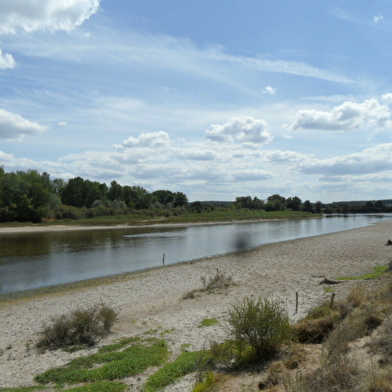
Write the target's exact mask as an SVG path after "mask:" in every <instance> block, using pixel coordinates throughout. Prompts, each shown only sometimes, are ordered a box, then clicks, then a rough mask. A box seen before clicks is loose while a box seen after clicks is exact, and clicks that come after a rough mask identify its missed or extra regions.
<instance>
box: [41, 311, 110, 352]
mask: <svg viewBox="0 0 392 392" xmlns="http://www.w3.org/2000/svg"><path fill="white" fill-rule="evenodd" d="M116 319H117V314H116V312H115V311H114V310H113V309H111V308H109V307H108V306H106V305H97V306H93V307H91V308H88V309H76V310H74V311H73V312H72V313H71V314H69V315H65V314H63V315H61V316H59V317H57V318H54V319H52V323H51V324H49V325H46V326H44V328H43V330H42V331H41V332H40V335H41V338H40V339H39V341H38V343H37V347H38V348H41V349H44V350H45V349H50V350H55V349H58V348H66V347H71V346H93V345H94V344H95V343H96V342H97V341H98V340H99V338H102V337H104V336H106V335H107V334H108V333H109V331H110V328H111V327H112V325H113V324H114V322H115V321H116Z"/></svg>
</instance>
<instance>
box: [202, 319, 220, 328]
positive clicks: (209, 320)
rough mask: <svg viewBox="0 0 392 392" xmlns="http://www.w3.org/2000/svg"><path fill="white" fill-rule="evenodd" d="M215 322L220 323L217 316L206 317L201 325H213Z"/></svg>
mask: <svg viewBox="0 0 392 392" xmlns="http://www.w3.org/2000/svg"><path fill="white" fill-rule="evenodd" d="M215 324H218V320H217V319H216V318H205V319H204V320H203V321H202V322H201V323H200V325H199V328H201V327H211V326H213V325H215Z"/></svg>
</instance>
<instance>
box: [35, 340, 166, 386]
mask: <svg viewBox="0 0 392 392" xmlns="http://www.w3.org/2000/svg"><path fill="white" fill-rule="evenodd" d="M128 343H129V345H128V346H127V344H128ZM124 347H125V348H124ZM120 349H121V351H120ZM167 356H168V350H167V346H166V343H165V342H164V341H163V340H158V339H145V340H141V339H140V340H135V339H130V340H128V341H126V343H121V342H120V343H119V346H118V347H116V348H115V347H113V346H112V347H111V349H110V350H103V352H99V353H98V354H92V355H89V356H87V357H81V358H77V359H74V360H73V361H71V362H70V363H69V364H68V365H67V366H65V367H64V366H63V367H59V368H53V369H50V370H48V371H46V372H44V373H42V374H39V375H38V376H36V377H35V380H36V381H37V382H38V383H40V384H48V383H55V384H77V383H89V382H96V381H105V380H106V381H110V380H116V379H123V378H125V377H132V376H135V375H137V374H140V373H143V372H144V371H145V370H146V369H148V368H149V367H152V366H158V365H160V364H161V363H162V362H163V361H164V360H166V358H167Z"/></svg>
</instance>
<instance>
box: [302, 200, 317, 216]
mask: <svg viewBox="0 0 392 392" xmlns="http://www.w3.org/2000/svg"><path fill="white" fill-rule="evenodd" d="M303 210H304V211H305V212H311V213H313V212H314V211H313V205H312V203H311V202H310V201H309V200H306V201H305V203H304V205H303Z"/></svg>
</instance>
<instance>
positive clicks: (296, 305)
mask: <svg viewBox="0 0 392 392" xmlns="http://www.w3.org/2000/svg"><path fill="white" fill-rule="evenodd" d="M297 313H298V291H296V292H295V314H297Z"/></svg>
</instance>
